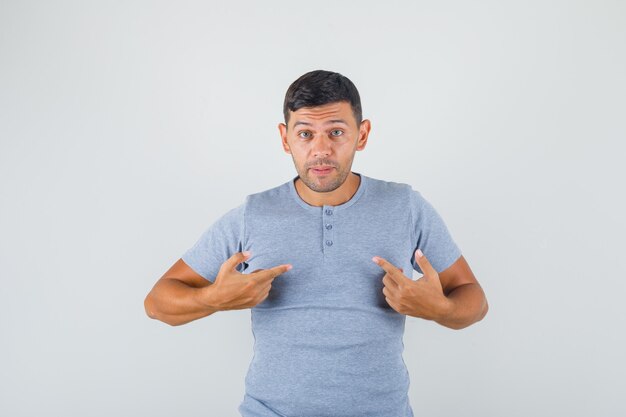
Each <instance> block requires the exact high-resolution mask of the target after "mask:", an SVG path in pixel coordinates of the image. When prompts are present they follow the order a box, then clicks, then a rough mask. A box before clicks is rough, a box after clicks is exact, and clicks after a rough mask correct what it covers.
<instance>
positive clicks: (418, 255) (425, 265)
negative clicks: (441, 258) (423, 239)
mask: <svg viewBox="0 0 626 417" xmlns="http://www.w3.org/2000/svg"><path fill="white" fill-rule="evenodd" d="M415 262H417V264H418V265H419V267H420V269H421V270H422V273H423V274H424V275H425V276H426V277H427V278H430V277H432V276H435V275H437V271H436V270H435V268H433V266H432V265H431V264H430V261H429V260H428V258H426V256H425V255H424V254H423V253H422V251H421V250H420V249H418V250H416V251H415Z"/></svg>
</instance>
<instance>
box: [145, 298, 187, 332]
mask: <svg viewBox="0 0 626 417" xmlns="http://www.w3.org/2000/svg"><path fill="white" fill-rule="evenodd" d="M143 307H144V310H145V311H146V314H147V315H148V317H150V318H151V319H153V320H158V321H160V322H163V323H165V324H169V325H170V326H172V327H174V326H180V325H181V324H184V323H182V322H174V321H171V320H169V319H168V318H167V317H168V316H167V315H164V314H161V313H160V312H159V310H158V309H157V308H156V306H155V305H154V301H153V299H152V297H151V296H150V294H148V295H147V296H146V299H145V300H144V301H143Z"/></svg>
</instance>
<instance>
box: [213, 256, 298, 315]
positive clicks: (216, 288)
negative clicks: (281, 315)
mask: <svg viewBox="0 0 626 417" xmlns="http://www.w3.org/2000/svg"><path fill="white" fill-rule="evenodd" d="M249 257H250V252H237V253H235V254H234V255H233V256H231V257H230V258H228V259H227V260H226V262H224V263H223V264H222V266H221V267H220V270H219V272H218V274H217V277H215V282H214V283H213V284H212V285H209V286H206V287H203V288H202V289H201V291H202V292H203V294H202V295H201V299H204V300H205V301H206V303H207V305H210V306H211V307H213V308H215V309H217V310H222V311H223V310H243V309H246V308H252V307H254V306H255V305H257V304H259V303H261V302H262V301H263V300H265V299H266V298H267V297H268V295H269V292H270V289H271V288H272V282H273V281H274V278H276V277H277V276H279V275H281V274H283V273H285V272H287V271H289V270H290V269H291V268H292V266H291V265H290V264H283V265H278V266H275V267H273V268H270V269H257V270H255V271H253V272H251V273H249V274H242V273H241V272H239V271H237V270H236V269H235V268H236V267H237V265H239V264H240V263H242V262H244V261H245V260H246V259H248V258H249Z"/></svg>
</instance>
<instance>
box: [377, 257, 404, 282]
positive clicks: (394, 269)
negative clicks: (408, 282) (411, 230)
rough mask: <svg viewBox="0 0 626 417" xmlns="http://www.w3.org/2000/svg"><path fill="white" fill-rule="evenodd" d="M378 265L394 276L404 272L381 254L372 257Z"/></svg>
mask: <svg viewBox="0 0 626 417" xmlns="http://www.w3.org/2000/svg"><path fill="white" fill-rule="evenodd" d="M372 261H374V262H375V263H376V264H377V265H378V266H380V267H381V268H382V269H384V270H385V272H386V273H388V274H389V275H390V276H391V277H392V278H396V277H397V276H398V274H403V272H402V270H401V269H400V268H398V267H397V266H395V265H394V264H392V263H391V262H389V261H388V260H386V259H384V258H381V257H380V256H374V257H373V258H372Z"/></svg>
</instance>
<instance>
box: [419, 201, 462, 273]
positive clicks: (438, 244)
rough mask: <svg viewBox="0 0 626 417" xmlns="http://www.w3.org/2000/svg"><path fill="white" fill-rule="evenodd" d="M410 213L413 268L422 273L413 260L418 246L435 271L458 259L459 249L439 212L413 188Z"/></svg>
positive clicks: (442, 269) (444, 268) (439, 270)
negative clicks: (413, 245) (413, 246)
mask: <svg viewBox="0 0 626 417" xmlns="http://www.w3.org/2000/svg"><path fill="white" fill-rule="evenodd" d="M411 215H412V220H413V230H414V235H413V238H414V240H413V241H414V242H416V246H415V248H414V249H413V253H412V255H411V263H412V264H413V269H415V270H416V271H417V272H419V273H420V274H423V272H422V270H421V268H420V267H419V265H418V264H417V262H416V261H415V251H416V250H417V249H418V248H419V249H421V251H422V253H423V254H424V256H426V258H427V259H428V260H429V261H430V264H431V265H432V266H433V268H435V270H436V271H437V272H441V271H444V270H446V269H447V268H448V267H449V266H450V265H452V264H453V263H454V262H455V261H456V260H457V259H459V257H460V256H461V250H460V249H459V247H458V246H457V244H456V242H455V241H454V239H453V238H452V236H451V234H450V231H449V230H448V227H447V226H446V224H445V222H444V221H443V219H442V218H441V216H440V215H439V213H437V211H436V210H435V208H434V207H433V206H432V204H430V202H428V201H427V200H426V199H425V198H424V197H423V196H422V195H421V193H420V192H419V191H415V190H411Z"/></svg>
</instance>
